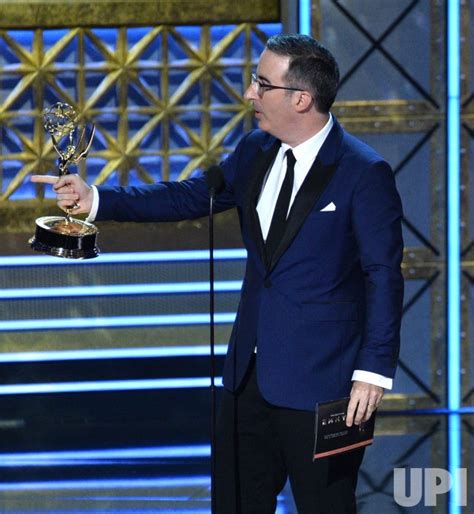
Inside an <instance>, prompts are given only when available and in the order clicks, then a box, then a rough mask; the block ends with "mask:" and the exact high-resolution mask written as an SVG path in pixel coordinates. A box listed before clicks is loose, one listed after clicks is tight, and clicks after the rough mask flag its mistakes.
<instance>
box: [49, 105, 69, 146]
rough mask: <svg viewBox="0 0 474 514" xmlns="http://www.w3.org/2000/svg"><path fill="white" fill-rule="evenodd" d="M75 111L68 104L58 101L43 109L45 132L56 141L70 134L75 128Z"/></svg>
mask: <svg viewBox="0 0 474 514" xmlns="http://www.w3.org/2000/svg"><path fill="white" fill-rule="evenodd" d="M76 119H77V113H76V111H75V110H74V108H73V107H71V106H70V105H69V104H66V103H62V102H58V103H55V104H54V105H52V106H51V107H48V108H47V109H45V110H44V111H43V124H44V128H45V130H46V132H48V134H49V135H50V136H52V137H53V138H54V139H55V140H56V141H60V140H61V139H63V138H64V137H66V136H70V135H71V134H72V133H73V132H74V130H75V129H76Z"/></svg>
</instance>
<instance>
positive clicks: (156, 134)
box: [0, 24, 268, 202]
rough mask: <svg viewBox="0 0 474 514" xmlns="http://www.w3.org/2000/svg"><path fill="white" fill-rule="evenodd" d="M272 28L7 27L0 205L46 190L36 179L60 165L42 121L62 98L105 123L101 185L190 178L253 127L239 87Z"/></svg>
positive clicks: (97, 162) (97, 156)
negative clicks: (13, 29)
mask: <svg viewBox="0 0 474 514" xmlns="http://www.w3.org/2000/svg"><path fill="white" fill-rule="evenodd" d="M267 37H268V36H267V34H266V33H265V32H263V30H262V29H261V28H259V27H257V26H255V25H252V24H241V25H238V26H233V27H211V26H202V27H170V26H163V25H161V26H156V27H153V28H149V29H128V28H120V29H90V28H85V29H82V28H76V29H71V30H60V31H48V30H42V29H37V30H35V31H34V32H33V31H30V32H29V33H26V34H25V32H22V33H18V34H15V33H14V32H11V31H8V32H7V31H0V45H1V47H2V52H3V61H4V63H5V64H4V65H3V66H2V67H1V68H0V92H1V95H2V105H1V106H0V127H1V129H2V140H1V141H0V144H1V146H2V153H1V155H0V165H1V169H0V177H1V181H2V187H1V195H0V201H2V202H6V201H12V200H18V199H29V198H33V197H37V198H39V199H40V198H42V197H43V195H44V190H43V187H42V186H39V187H37V188H36V191H33V188H32V186H31V184H30V183H29V182H28V177H29V175H30V174H32V173H45V172H48V171H51V170H52V169H54V159H55V157H56V156H55V153H54V150H53V148H52V145H51V142H50V141H49V138H47V137H46V135H45V133H44V129H43V127H42V120H41V113H42V111H43V109H44V108H45V107H47V106H48V105H50V104H52V103H54V102H57V101H64V102H67V103H69V104H71V105H73V106H74V107H75V108H76V110H77V111H78V113H79V116H78V119H79V121H80V123H81V124H90V123H91V122H92V121H93V122H95V124H96V127H97V131H96V137H95V140H94V144H93V147H92V151H91V153H90V156H89V158H88V164H87V168H86V165H85V164H84V163H83V164H82V165H81V169H80V173H81V174H82V175H83V176H84V177H85V178H87V179H88V180H89V181H91V182H94V183H95V184H103V183H106V182H108V183H118V184H121V185H126V184H128V183H130V182H138V183H143V182H145V183H151V182H155V181H157V180H169V179H182V178H185V177H187V176H189V175H190V174H191V173H192V172H193V171H194V170H196V169H198V168H203V167H206V166H208V165H209V164H210V163H211V162H216V161H217V160H219V159H220V158H221V156H222V154H224V153H226V152H229V151H230V150H231V149H232V148H233V146H235V143H236V141H237V139H238V136H239V134H241V133H242V131H243V130H248V129H249V128H250V126H251V112H250V111H251V110H250V108H249V105H248V104H247V103H246V102H244V101H243V99H242V91H243V90H244V89H245V87H246V85H247V84H249V82H250V75H251V72H252V68H253V66H255V64H256V61H257V59H258V55H259V53H260V51H261V50H262V49H263V46H264V44H265V41H266V39H267Z"/></svg>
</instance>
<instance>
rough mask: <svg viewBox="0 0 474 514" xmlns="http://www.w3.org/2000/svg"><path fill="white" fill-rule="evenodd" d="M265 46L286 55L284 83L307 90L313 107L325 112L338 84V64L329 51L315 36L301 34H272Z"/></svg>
mask: <svg viewBox="0 0 474 514" xmlns="http://www.w3.org/2000/svg"><path fill="white" fill-rule="evenodd" d="M266 48H267V49H268V50H270V51H271V52H273V53H275V54H278V55H283V56H288V57H289V58H290V63H289V66H288V71H287V73H286V75H285V77H284V78H285V83H286V84H285V85H287V86H288V87H298V88H304V89H305V90H307V91H309V92H310V93H311V96H312V97H313V99H314V101H315V103H316V109H317V110H318V111H319V112H323V113H327V112H329V109H330V108H331V106H332V104H333V103H334V100H335V98H336V93H337V86H338V84H339V67H338V65H337V62H336V59H334V56H333V55H332V54H331V52H330V51H329V50H328V49H327V48H326V47H325V46H323V45H322V44H321V43H320V42H319V41H317V40H316V39H313V38H312V37H310V36H305V35H303V34H279V35H276V36H272V37H271V38H270V39H269V40H268V41H267V44H266Z"/></svg>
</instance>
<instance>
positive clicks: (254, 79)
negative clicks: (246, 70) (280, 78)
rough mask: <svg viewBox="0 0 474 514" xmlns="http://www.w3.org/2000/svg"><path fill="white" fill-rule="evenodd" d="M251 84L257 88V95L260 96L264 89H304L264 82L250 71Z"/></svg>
mask: <svg viewBox="0 0 474 514" xmlns="http://www.w3.org/2000/svg"><path fill="white" fill-rule="evenodd" d="M250 83H251V84H252V86H255V87H256V89H257V95H259V96H261V95H263V93H265V91H270V90H271V89H286V90H287V91H304V89H300V88H298V87H285V86H274V85H273V84H267V83H266V82H262V81H261V80H258V77H257V75H256V74H255V73H252V77H251V82H250Z"/></svg>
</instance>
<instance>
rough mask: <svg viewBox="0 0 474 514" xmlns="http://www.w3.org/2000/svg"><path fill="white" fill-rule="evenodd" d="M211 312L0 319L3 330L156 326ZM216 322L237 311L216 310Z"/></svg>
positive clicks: (189, 321) (205, 319) (198, 320)
mask: <svg viewBox="0 0 474 514" xmlns="http://www.w3.org/2000/svg"><path fill="white" fill-rule="evenodd" d="M209 321H210V316H209V314H170V315H156V316H115V317H109V318H100V317H99V318H56V319H55V318H52V319H24V320H13V321H0V332H7V331H8V332H11V331H18V332H20V331H31V330H72V329H86V328H119V327H122V328H123V327H156V326H168V325H206V324H208V323H209ZM214 321H215V323H216V324H225V323H233V322H234V321H235V313H232V312H219V313H217V314H215V316H214Z"/></svg>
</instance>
